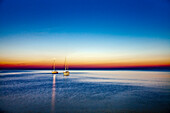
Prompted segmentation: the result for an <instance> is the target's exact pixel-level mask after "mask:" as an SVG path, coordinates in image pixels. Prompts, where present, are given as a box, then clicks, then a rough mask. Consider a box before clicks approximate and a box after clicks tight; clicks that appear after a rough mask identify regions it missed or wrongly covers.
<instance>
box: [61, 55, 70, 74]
mask: <svg viewBox="0 0 170 113" xmlns="http://www.w3.org/2000/svg"><path fill="white" fill-rule="evenodd" d="M64 66H65V72H63V73H64V76H69V74H70V72H69V71H68V66H67V65H66V58H65V63H64Z"/></svg>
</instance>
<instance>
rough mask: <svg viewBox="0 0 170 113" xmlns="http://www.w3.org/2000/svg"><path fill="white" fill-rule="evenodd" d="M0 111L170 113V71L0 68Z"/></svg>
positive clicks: (24, 112)
mask: <svg viewBox="0 0 170 113" xmlns="http://www.w3.org/2000/svg"><path fill="white" fill-rule="evenodd" d="M0 113H170V72H169V71H125V70H124V71H115V70H107V71H106V70H70V76H63V70H59V74H52V73H51V71H50V70H0Z"/></svg>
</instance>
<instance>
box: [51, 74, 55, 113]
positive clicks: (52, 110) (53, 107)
mask: <svg viewBox="0 0 170 113" xmlns="http://www.w3.org/2000/svg"><path fill="white" fill-rule="evenodd" d="M55 77H56V75H55V74H54V75H53V87H52V100H51V113H55Z"/></svg>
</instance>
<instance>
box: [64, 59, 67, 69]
mask: <svg viewBox="0 0 170 113" xmlns="http://www.w3.org/2000/svg"><path fill="white" fill-rule="evenodd" d="M64 65H65V71H66V70H67V69H66V68H67V67H66V57H65V63H64Z"/></svg>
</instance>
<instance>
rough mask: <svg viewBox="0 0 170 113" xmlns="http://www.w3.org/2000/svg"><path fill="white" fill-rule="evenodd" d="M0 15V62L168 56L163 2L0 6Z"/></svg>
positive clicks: (50, 1) (37, 1)
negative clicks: (35, 59) (65, 57)
mask: <svg viewBox="0 0 170 113" xmlns="http://www.w3.org/2000/svg"><path fill="white" fill-rule="evenodd" d="M0 15H1V18H0V53H1V56H0V57H1V58H13V57H16V58H18V59H19V58H20V57H23V58H25V57H26V56H27V57H28V58H29V56H32V55H33V54H34V55H35V56H37V57H42V56H47V58H53V57H63V56H69V55H70V56H71V55H72V56H73V57H75V58H77V57H81V56H85V55H86V56H87V57H88V56H92V57H96V58H97V57H98V56H103V57H104V59H106V58H108V57H109V58H110V59H111V57H113V56H118V57H119V56H123V58H126V57H127V58H129V57H132V58H135V57H138V56H147V57H146V58H148V57H150V59H152V57H153V56H154V55H157V56H158V57H161V58H162V59H164V57H166V58H167V57H169V56H170V52H169V49H170V32H169V31H170V21H169V20H170V1H169V0H27V1H25V0H15V1H14V0H1V1H0ZM7 51H8V52H7ZM56 51H57V52H56ZM78 54H79V55H78ZM76 55H77V56H76ZM30 58H31V57H30ZM45 58H46V57H45ZM45 58H44V59H45ZM158 59H159V58H158ZM112 60H113V58H112Z"/></svg>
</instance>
